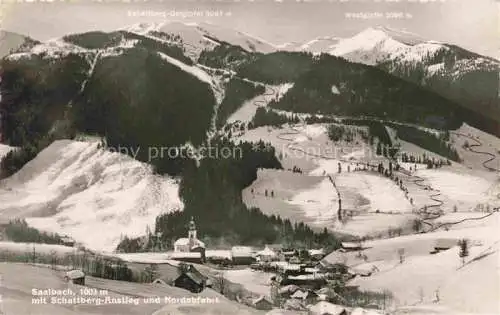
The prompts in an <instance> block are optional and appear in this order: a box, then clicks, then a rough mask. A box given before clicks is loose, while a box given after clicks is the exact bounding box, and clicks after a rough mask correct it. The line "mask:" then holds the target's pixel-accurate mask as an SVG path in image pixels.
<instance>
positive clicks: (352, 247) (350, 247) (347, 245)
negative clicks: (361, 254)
mask: <svg viewBox="0 0 500 315" xmlns="http://www.w3.org/2000/svg"><path fill="white" fill-rule="evenodd" d="M341 247H342V250H343V251H346V252H354V251H360V250H362V249H363V246H362V244H361V243H359V242H358V243H355V242H342V243H341Z"/></svg>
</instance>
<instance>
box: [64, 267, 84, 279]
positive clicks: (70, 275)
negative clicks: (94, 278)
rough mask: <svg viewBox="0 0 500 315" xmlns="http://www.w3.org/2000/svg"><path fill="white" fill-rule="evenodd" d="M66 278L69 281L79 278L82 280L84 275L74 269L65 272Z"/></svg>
mask: <svg viewBox="0 0 500 315" xmlns="http://www.w3.org/2000/svg"><path fill="white" fill-rule="evenodd" d="M66 277H68V278H69V279H72V280H73V279H80V278H83V277H85V273H84V272H83V271H81V270H79V269H76V270H71V271H68V272H66Z"/></svg>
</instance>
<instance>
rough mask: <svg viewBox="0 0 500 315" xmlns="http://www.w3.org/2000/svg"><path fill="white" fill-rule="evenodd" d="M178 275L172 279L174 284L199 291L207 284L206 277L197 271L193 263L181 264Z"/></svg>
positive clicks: (195, 291)
mask: <svg viewBox="0 0 500 315" xmlns="http://www.w3.org/2000/svg"><path fill="white" fill-rule="evenodd" d="M179 273H180V274H179V276H178V277H177V278H176V279H175V280H174V286H176V287H178V288H183V289H186V290H189V291H191V292H193V293H199V292H201V291H203V289H204V288H205V287H206V285H207V280H208V278H207V277H206V276H204V275H203V274H202V273H201V272H199V271H198V270H197V269H196V268H194V267H193V265H181V266H180V267H179Z"/></svg>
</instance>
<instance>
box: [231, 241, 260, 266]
mask: <svg viewBox="0 0 500 315" xmlns="http://www.w3.org/2000/svg"><path fill="white" fill-rule="evenodd" d="M231 257H232V260H233V264H235V265H250V264H252V263H254V262H255V258H254V256H253V250H252V248H251V247H248V246H233V247H232V248H231Z"/></svg>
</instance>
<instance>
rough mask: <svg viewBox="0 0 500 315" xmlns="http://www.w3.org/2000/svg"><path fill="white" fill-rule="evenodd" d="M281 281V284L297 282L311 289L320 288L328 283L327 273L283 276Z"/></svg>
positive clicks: (296, 283)
mask: <svg viewBox="0 0 500 315" xmlns="http://www.w3.org/2000/svg"><path fill="white" fill-rule="evenodd" d="M280 282H281V283H280V284H281V285H289V284H295V285H298V286H300V287H302V288H307V289H311V290H317V289H320V288H322V287H323V286H325V285H326V284H327V280H326V275H324V274H305V275H298V276H289V277H285V278H283V279H282V280H281V281H280Z"/></svg>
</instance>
